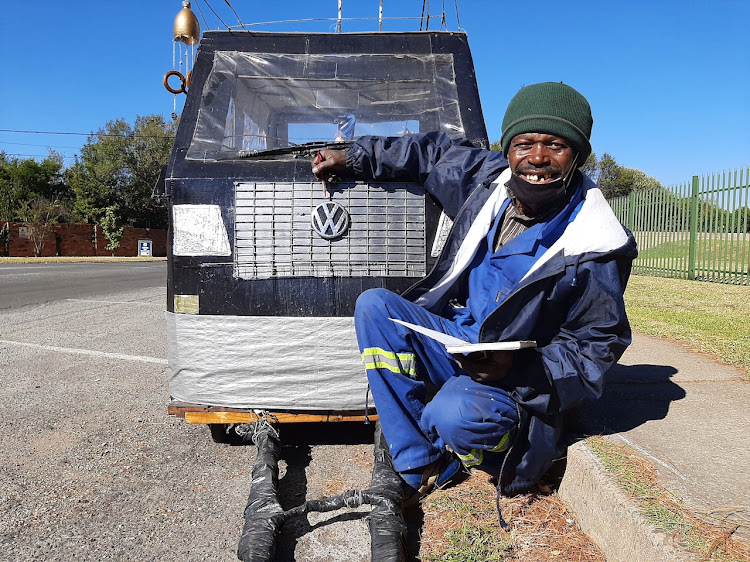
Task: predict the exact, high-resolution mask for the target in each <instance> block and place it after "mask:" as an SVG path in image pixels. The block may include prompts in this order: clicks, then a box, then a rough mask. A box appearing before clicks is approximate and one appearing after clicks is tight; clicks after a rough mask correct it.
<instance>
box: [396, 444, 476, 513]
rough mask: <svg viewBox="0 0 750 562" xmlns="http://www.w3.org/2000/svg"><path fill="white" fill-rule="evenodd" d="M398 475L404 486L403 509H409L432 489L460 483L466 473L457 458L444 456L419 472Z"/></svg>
mask: <svg viewBox="0 0 750 562" xmlns="http://www.w3.org/2000/svg"><path fill="white" fill-rule="evenodd" d="M399 475H400V476H401V478H402V479H403V481H404V483H405V484H406V486H405V487H406V491H405V493H404V507H411V506H413V505H416V504H417V503H419V500H421V499H422V498H423V497H425V496H426V495H427V494H429V493H430V492H431V491H432V490H434V489H440V488H446V487H448V486H451V485H454V484H458V483H459V482H462V481H463V480H465V479H466V477H467V476H468V472H467V471H466V469H465V468H464V465H463V464H462V463H461V461H460V460H459V459H458V458H456V457H455V456H453V455H444V456H443V457H441V458H439V459H438V460H436V461H435V462H433V463H431V464H428V465H427V466H425V467H424V468H423V469H422V470H420V471H414V472H402V473H399Z"/></svg>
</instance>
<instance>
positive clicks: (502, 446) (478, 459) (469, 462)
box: [456, 433, 510, 468]
mask: <svg viewBox="0 0 750 562" xmlns="http://www.w3.org/2000/svg"><path fill="white" fill-rule="evenodd" d="M509 441H510V433H506V434H505V435H503V438H502V439H501V440H500V443H498V444H497V445H496V446H494V447H493V448H492V449H489V451H490V452H491V453H502V452H503V451H505V450H506V449H507V448H508V446H509ZM456 454H458V453H456ZM458 458H459V459H461V462H462V463H464V466H465V467H467V468H468V467H470V466H476V465H478V464H482V461H484V449H472V450H471V452H470V453H469V454H468V455H458Z"/></svg>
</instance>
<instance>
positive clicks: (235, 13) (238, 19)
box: [224, 0, 247, 31]
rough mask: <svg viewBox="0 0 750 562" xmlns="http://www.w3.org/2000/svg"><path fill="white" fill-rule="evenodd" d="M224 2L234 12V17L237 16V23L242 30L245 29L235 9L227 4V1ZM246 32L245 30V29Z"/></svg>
mask: <svg viewBox="0 0 750 562" xmlns="http://www.w3.org/2000/svg"><path fill="white" fill-rule="evenodd" d="M224 2H226V4H227V6H229V8H230V9H231V10H232V11H233V12H234V15H235V16H237V21H238V22H240V25H241V26H242V29H245V24H244V23H242V20H241V19H240V15H239V14H238V13H237V12H236V11H235V9H234V8H233V7H232V5H231V4H230V3H229V0H224ZM245 31H247V29H245Z"/></svg>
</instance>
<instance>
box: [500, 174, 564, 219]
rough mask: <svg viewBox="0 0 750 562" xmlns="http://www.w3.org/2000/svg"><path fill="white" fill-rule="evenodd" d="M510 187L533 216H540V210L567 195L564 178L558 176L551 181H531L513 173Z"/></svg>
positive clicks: (509, 183)
mask: <svg viewBox="0 0 750 562" xmlns="http://www.w3.org/2000/svg"><path fill="white" fill-rule="evenodd" d="M508 187H509V188H510V190H511V191H512V192H513V195H514V196H515V197H516V199H518V200H519V201H520V202H521V203H522V204H523V206H524V207H525V208H526V210H527V211H528V212H527V214H528V215H529V216H531V217H535V216H538V215H539V213H540V212H542V211H544V210H545V209H547V208H549V207H550V206H551V205H552V204H553V203H554V202H555V201H557V200H558V199H560V198H561V197H563V196H564V195H565V179H564V178H558V179H556V180H554V181H551V182H549V183H531V182H528V181H526V180H525V179H523V178H522V177H521V176H517V175H516V174H511V176H510V181H509V182H508Z"/></svg>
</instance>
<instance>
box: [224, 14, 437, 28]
mask: <svg viewBox="0 0 750 562" xmlns="http://www.w3.org/2000/svg"><path fill="white" fill-rule="evenodd" d="M429 17H430V18H431V19H435V18H439V17H440V16H429ZM378 19H379V18H341V21H377V20H378ZM418 19H420V18H418V17H390V18H383V21H394V20H418ZM315 21H336V22H337V21H339V19H338V18H304V19H295V20H274V21H258V22H253V23H246V24H245V26H246V27H254V26H258V25H272V24H277V23H308V22H315ZM234 27H239V26H230V27H229V29H230V30H231V29H232V28H234Z"/></svg>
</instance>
